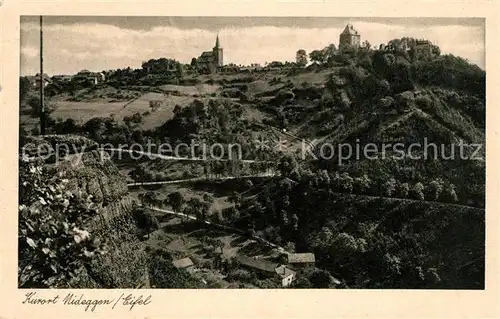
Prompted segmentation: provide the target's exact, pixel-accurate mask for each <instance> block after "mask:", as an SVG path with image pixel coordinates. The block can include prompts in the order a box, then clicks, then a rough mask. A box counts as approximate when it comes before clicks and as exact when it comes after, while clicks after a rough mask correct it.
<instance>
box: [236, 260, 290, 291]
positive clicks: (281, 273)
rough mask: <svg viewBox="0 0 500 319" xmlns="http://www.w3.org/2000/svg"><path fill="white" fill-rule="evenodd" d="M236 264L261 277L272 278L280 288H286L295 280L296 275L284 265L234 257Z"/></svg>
mask: <svg viewBox="0 0 500 319" xmlns="http://www.w3.org/2000/svg"><path fill="white" fill-rule="evenodd" d="M236 260H237V262H238V263H239V264H240V265H241V266H242V267H244V268H247V269H249V270H252V271H255V272H257V273H258V274H260V275H261V276H265V277H268V278H273V279H274V280H275V281H277V282H279V283H280V284H281V286H282V287H288V286H290V285H291V284H292V282H293V281H294V280H295V278H296V273H295V272H294V271H293V270H291V269H289V268H288V267H287V266H285V265H279V264H278V263H273V262H270V261H268V260H265V259H260V258H250V257H246V256H241V255H239V256H236Z"/></svg>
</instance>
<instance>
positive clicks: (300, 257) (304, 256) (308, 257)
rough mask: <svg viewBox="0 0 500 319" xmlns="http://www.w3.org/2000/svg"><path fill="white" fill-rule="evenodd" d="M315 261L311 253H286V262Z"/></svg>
mask: <svg viewBox="0 0 500 319" xmlns="http://www.w3.org/2000/svg"><path fill="white" fill-rule="evenodd" d="M315 261H316V259H315V257H314V254H313V253H300V254H295V253H294V254H288V262H289V263H292V264H299V263H313V262H315Z"/></svg>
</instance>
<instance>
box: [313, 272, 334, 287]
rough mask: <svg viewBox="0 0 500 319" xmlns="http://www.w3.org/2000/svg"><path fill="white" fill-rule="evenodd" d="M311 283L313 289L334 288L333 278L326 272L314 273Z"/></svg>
mask: <svg viewBox="0 0 500 319" xmlns="http://www.w3.org/2000/svg"><path fill="white" fill-rule="evenodd" d="M309 281H310V283H311V284H312V287H313V288H331V287H332V286H333V278H332V276H331V275H330V273H328V271H326V270H317V271H315V272H313V273H312V275H311V277H310V278H309Z"/></svg>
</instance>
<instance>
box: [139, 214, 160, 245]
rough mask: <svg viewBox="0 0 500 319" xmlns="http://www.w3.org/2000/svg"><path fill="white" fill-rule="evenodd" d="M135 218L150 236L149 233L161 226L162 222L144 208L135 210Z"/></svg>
mask: <svg viewBox="0 0 500 319" xmlns="http://www.w3.org/2000/svg"><path fill="white" fill-rule="evenodd" d="M133 216H134V219H135V221H136V223H137V226H138V227H139V228H140V229H142V230H143V231H144V232H146V235H147V237H148V238H149V234H150V233H151V232H152V231H154V230H156V229H158V228H160V223H159V222H158V219H157V218H156V217H155V216H153V215H152V214H151V213H150V212H147V211H146V210H144V209H136V210H135V211H134V212H133Z"/></svg>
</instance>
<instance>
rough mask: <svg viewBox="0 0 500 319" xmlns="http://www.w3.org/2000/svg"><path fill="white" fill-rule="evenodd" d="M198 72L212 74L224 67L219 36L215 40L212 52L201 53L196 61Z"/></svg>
mask: <svg viewBox="0 0 500 319" xmlns="http://www.w3.org/2000/svg"><path fill="white" fill-rule="evenodd" d="M196 63H197V67H198V70H200V71H205V72H209V73H212V72H214V71H215V70H217V68H220V67H222V66H224V62H223V49H222V47H221V46H220V42H219V35H217V38H216V40H215V46H214V47H213V49H212V51H205V52H202V53H201V55H200V57H199V58H198V59H197V60H196Z"/></svg>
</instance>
